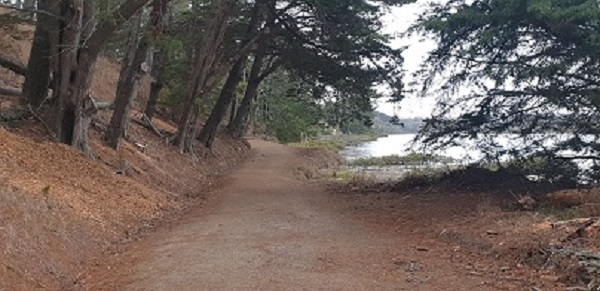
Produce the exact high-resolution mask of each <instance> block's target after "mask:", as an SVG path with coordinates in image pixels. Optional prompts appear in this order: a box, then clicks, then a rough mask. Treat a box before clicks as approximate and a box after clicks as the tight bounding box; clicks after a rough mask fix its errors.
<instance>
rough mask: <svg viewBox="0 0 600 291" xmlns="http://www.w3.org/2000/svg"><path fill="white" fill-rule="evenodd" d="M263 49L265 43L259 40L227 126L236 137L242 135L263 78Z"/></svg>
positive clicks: (239, 137) (264, 55)
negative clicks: (241, 96)
mask: <svg viewBox="0 0 600 291" xmlns="http://www.w3.org/2000/svg"><path fill="white" fill-rule="evenodd" d="M265 49H266V47H265V43H264V42H261V43H260V44H259V48H258V52H257V54H256V56H255V57H254V63H253V64H252V69H251V70H250V76H249V77H248V84H247V85H246V90H245V92H244V98H242V101H241V103H240V106H239V108H238V109H237V112H236V114H235V117H234V118H233V120H232V121H231V122H230V123H229V125H228V126H227V131H228V132H229V134H230V135H231V136H232V137H234V138H237V139H241V138H242V137H243V136H244V133H245V131H246V127H247V126H248V125H247V124H248V120H249V116H250V111H251V109H252V103H253V102H254V99H255V98H256V94H257V91H258V87H259V86H260V83H261V81H262V80H263V79H264V76H261V71H262V68H263V65H264V60H265V57H266V54H265Z"/></svg>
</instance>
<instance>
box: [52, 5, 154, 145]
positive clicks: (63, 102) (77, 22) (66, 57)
mask: <svg viewBox="0 0 600 291" xmlns="http://www.w3.org/2000/svg"><path fill="white" fill-rule="evenodd" d="M146 2H148V0H129V1H127V2H125V3H123V4H122V5H121V6H119V8H118V9H116V10H115V12H114V13H113V16H112V17H113V19H111V20H107V21H103V22H101V23H99V24H98V25H97V26H94V25H91V24H92V23H94V22H95V19H94V16H95V12H94V11H93V10H94V9H93V7H94V6H93V4H94V3H92V1H87V0H57V1H55V2H53V5H50V7H49V11H50V12H51V13H52V14H54V15H60V16H61V17H60V18H53V19H52V21H51V23H52V25H50V27H49V28H48V32H49V38H50V44H51V46H50V56H52V60H51V64H52V72H53V84H52V89H53V90H52V91H53V102H52V108H51V109H50V112H51V114H50V115H51V118H52V122H51V127H52V130H53V131H54V134H55V135H56V138H57V139H58V140H59V141H61V142H63V143H67V144H71V145H72V146H73V147H75V148H77V149H79V150H80V151H82V152H84V153H86V154H88V155H91V154H92V153H91V150H90V148H89V144H88V130H89V125H90V123H91V120H92V117H93V116H94V114H95V113H96V112H97V110H98V107H97V105H96V103H95V102H94V100H93V99H92V98H91V96H89V94H88V91H89V87H90V84H91V81H92V76H93V72H94V65H95V63H96V60H97V59H98V55H99V53H100V49H101V46H102V44H103V43H104V42H105V41H106V39H107V38H108V37H110V35H111V34H112V33H113V32H114V30H115V29H116V27H117V26H118V25H120V24H122V23H123V22H125V21H126V20H127V19H129V18H130V17H131V16H132V15H133V14H135V12H136V11H137V10H138V9H139V8H141V7H142V6H143V5H144V4H145V3H146ZM94 28H96V29H95V30H94Z"/></svg>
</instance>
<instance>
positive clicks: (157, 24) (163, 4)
mask: <svg viewBox="0 0 600 291" xmlns="http://www.w3.org/2000/svg"><path fill="white" fill-rule="evenodd" d="M169 3H170V1H169V0H154V2H153V3H152V19H153V20H152V19H151V20H150V26H151V27H152V30H153V37H154V38H156V37H157V36H158V35H160V34H162V33H164V32H165V31H166V30H167V29H168V27H169V24H170V23H169V22H170V20H169V17H168V16H167V14H169V13H170V12H169V11H170V9H169ZM163 50H164V49H163ZM150 53H151V54H153V57H152V58H153V59H154V61H153V63H152V72H151V74H152V76H153V77H154V79H153V80H152V83H151V84H150V94H149V96H148V102H147V103H146V108H145V110H144V115H145V116H146V117H147V118H148V121H152V118H153V117H154V112H155V111H156V105H157V104H158V98H159V97H160V92H161V91H162V89H163V88H164V86H165V84H164V74H165V70H166V68H167V62H168V54H167V52H165V51H160V50H155V49H154V48H153V47H152V48H150Z"/></svg>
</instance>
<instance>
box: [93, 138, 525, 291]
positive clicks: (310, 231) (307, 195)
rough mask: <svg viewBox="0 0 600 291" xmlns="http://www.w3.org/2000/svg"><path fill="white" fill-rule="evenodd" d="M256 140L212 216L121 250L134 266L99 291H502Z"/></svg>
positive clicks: (291, 154)
mask: <svg viewBox="0 0 600 291" xmlns="http://www.w3.org/2000/svg"><path fill="white" fill-rule="evenodd" d="M252 144H253V147H254V148H255V149H256V151H257V155H256V157H255V158H253V160H252V161H250V162H248V163H247V164H245V165H244V166H243V167H242V168H241V169H239V170H238V171H237V172H236V173H234V175H233V176H232V177H231V180H230V181H228V183H227V185H226V186H225V187H223V188H222V189H221V190H219V192H218V193H217V195H216V196H218V197H219V198H218V199H217V201H215V202H214V203H213V204H214V205H210V206H209V207H208V208H209V209H210V210H206V209H203V210H202V211H198V212H199V213H190V214H189V215H188V216H187V217H185V218H184V219H183V220H182V221H180V222H178V223H177V224H176V225H174V226H172V227H170V228H164V229H162V230H159V231H158V232H156V233H154V234H152V235H150V236H148V237H146V238H145V239H144V240H143V241H142V242H140V244H139V245H137V246H135V247H134V248H133V249H132V250H130V251H128V252H127V253H125V254H122V256H123V257H126V258H128V259H127V261H130V262H133V263H132V264H125V265H122V266H120V267H119V268H117V269H116V270H114V272H113V274H112V275H110V276H108V277H110V279H109V281H105V282H102V283H101V285H100V287H99V285H95V286H96V287H92V289H110V290H113V289H115V290H178V291H183V290H497V289H494V288H492V287H488V286H485V285H482V278H479V277H474V276H468V275H466V274H465V273H459V272H457V271H456V270H455V269H454V267H453V266H452V265H451V263H450V262H446V261H445V260H444V259H443V258H442V257H438V256H441V253H439V252H436V250H426V251H425V252H424V250H417V248H415V247H414V245H406V244H404V242H403V238H402V235H401V234H399V233H397V232H394V231H393V230H390V231H385V230H384V229H382V228H381V227H376V226H373V225H370V224H368V223H366V222H362V221H360V220H358V219H357V218H356V217H353V216H351V215H344V214H343V212H340V211H338V209H339V207H338V205H337V204H336V202H335V200H333V199H332V198H331V197H328V195H327V194H326V192H324V191H323V190H321V189H320V188H319V187H318V186H316V185H314V183H311V182H309V181H302V180H299V179H298V178H297V177H296V176H295V175H294V172H293V169H294V166H295V165H297V164H296V162H297V159H298V157H297V156H296V154H295V151H293V150H292V149H289V148H286V147H284V146H280V145H276V144H273V143H268V142H261V141H255V142H253V143H252ZM200 212H201V213H200ZM407 231H409V230H407ZM414 258H421V259H422V260H420V262H419V263H415V262H414V261H413V259H414ZM523 290H525V289H523Z"/></svg>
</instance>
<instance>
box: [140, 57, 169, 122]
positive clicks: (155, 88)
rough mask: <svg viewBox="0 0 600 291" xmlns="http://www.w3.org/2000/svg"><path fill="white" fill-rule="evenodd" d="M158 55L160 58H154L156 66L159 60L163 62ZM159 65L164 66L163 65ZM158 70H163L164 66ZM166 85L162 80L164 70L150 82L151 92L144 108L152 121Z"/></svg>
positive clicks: (145, 113)
mask: <svg viewBox="0 0 600 291" xmlns="http://www.w3.org/2000/svg"><path fill="white" fill-rule="evenodd" d="M157 57H158V58H156V59H155V60H154V62H155V66H156V65H157V64H156V63H157V62H161V60H160V57H159V56H157ZM159 66H161V67H162V65H159ZM158 70H162V68H160V69H158ZM164 86H165V84H164V83H163V80H162V72H161V73H157V75H156V76H155V77H154V80H152V83H151V84H150V94H149V96H148V102H147V103H146V109H145V110H144V115H145V116H146V117H148V120H150V121H152V118H154V113H155V112H156V105H157V104H158V98H159V97H160V92H161V91H162V89H163V88H164Z"/></svg>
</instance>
